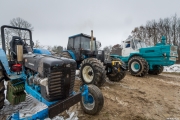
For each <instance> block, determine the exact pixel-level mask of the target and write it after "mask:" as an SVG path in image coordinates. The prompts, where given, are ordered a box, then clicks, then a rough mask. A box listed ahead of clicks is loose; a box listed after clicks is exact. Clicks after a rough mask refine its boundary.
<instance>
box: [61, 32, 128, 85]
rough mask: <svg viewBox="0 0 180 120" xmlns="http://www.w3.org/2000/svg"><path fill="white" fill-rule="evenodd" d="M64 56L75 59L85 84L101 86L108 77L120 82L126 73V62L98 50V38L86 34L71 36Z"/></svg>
mask: <svg viewBox="0 0 180 120" xmlns="http://www.w3.org/2000/svg"><path fill="white" fill-rule="evenodd" d="M62 56H63V57H66V58H71V59H74V60H75V61H76V62H77V69H79V70H80V74H79V75H80V78H81V80H82V81H83V83H85V84H95V85H96V86H98V87H100V86H102V85H103V84H104V83H105V80H106V79H109V80H111V81H115V82H119V81H120V80H122V79H123V78H124V77H125V75H126V72H125V64H124V63H123V62H122V61H120V60H119V59H116V58H114V57H110V56H109V57H106V56H105V54H104V51H103V50H97V47H96V38H95V37H93V31H91V36H89V35H86V34H83V33H81V34H77V35H74V36H70V37H69V41H68V45H67V50H66V51H63V53H62Z"/></svg>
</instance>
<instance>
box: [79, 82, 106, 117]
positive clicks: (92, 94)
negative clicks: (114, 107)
mask: <svg viewBox="0 0 180 120" xmlns="http://www.w3.org/2000/svg"><path fill="white" fill-rule="evenodd" d="M88 92H89V93H88V97H87V98H86V99H87V100H85V98H84V97H83V96H82V99H81V102H80V103H81V107H82V109H83V111H84V112H85V113H87V114H90V115H95V114H97V113H99V112H100V111H101V109H102V107H103V105H104V97H103V95H102V93H101V90H100V89H99V88H98V87H97V86H95V85H88Z"/></svg>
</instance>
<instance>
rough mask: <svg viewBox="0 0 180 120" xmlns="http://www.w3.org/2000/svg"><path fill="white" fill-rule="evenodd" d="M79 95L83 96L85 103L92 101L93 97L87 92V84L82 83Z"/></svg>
mask: <svg viewBox="0 0 180 120" xmlns="http://www.w3.org/2000/svg"><path fill="white" fill-rule="evenodd" d="M80 90H81V92H82V93H81V95H82V97H84V99H83V100H84V101H83V102H84V103H85V104H87V103H93V102H94V98H93V96H92V95H90V94H89V90H88V86H87V85H86V84H85V85H83V86H82V87H81V88H80Z"/></svg>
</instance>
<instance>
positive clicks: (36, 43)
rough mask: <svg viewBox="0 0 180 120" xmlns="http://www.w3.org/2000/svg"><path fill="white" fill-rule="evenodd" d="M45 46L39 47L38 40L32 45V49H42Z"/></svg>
mask: <svg viewBox="0 0 180 120" xmlns="http://www.w3.org/2000/svg"><path fill="white" fill-rule="evenodd" d="M44 47H45V46H43V45H40V42H39V40H36V42H35V44H34V48H44Z"/></svg>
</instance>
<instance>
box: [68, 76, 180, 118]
mask: <svg viewBox="0 0 180 120" xmlns="http://www.w3.org/2000/svg"><path fill="white" fill-rule="evenodd" d="M79 84H80V83H79V81H76V86H75V87H78V85H79ZM100 89H101V91H102V93H103V95H104V100H105V102H104V107H103V109H102V110H101V112H100V113H99V114H98V115H95V116H91V115H87V114H85V113H84V112H83V111H82V110H81V108H80V104H78V105H75V106H74V107H73V108H71V109H72V110H73V109H76V110H78V118H79V119H80V120H180V75H178V74H166V73H162V74H160V75H147V76H146V77H134V76H131V75H130V74H129V73H127V75H126V77H125V78H124V79H123V80H122V81H121V82H119V83H114V84H109V83H106V84H105V85H104V86H102V87H101V88H100ZM172 118H173V119H172Z"/></svg>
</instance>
